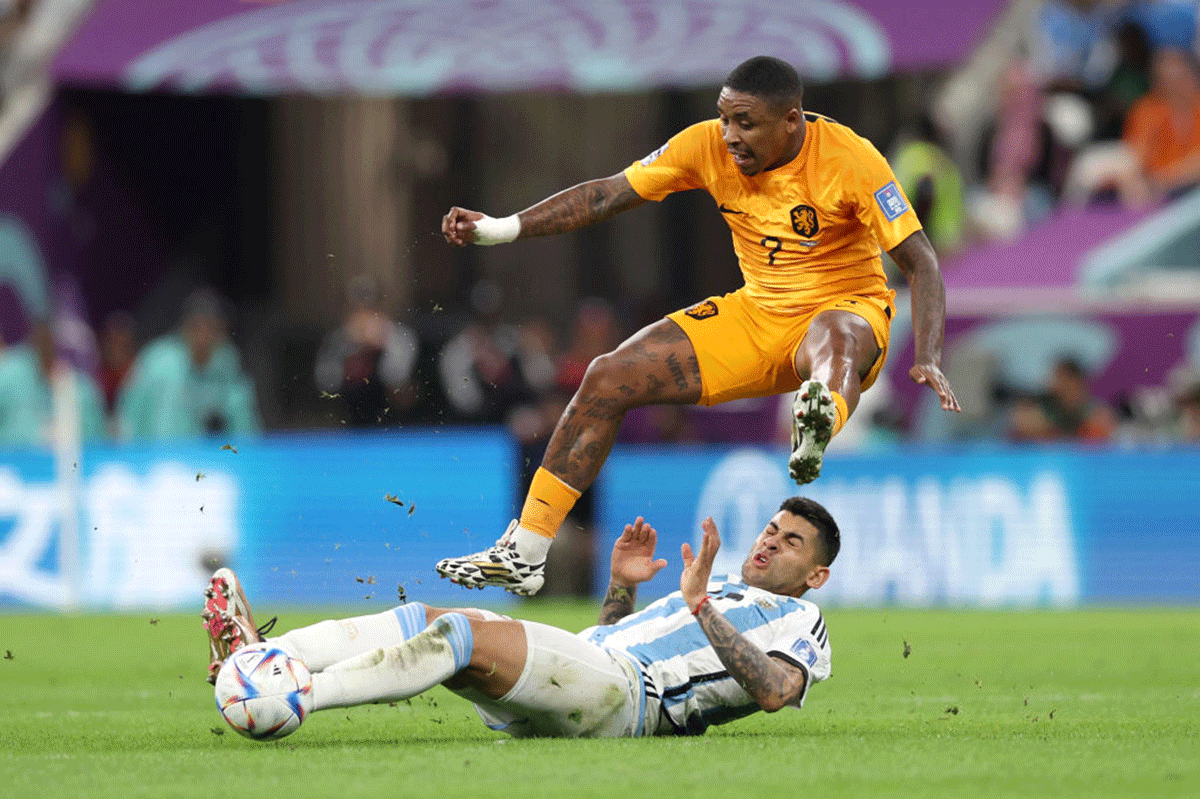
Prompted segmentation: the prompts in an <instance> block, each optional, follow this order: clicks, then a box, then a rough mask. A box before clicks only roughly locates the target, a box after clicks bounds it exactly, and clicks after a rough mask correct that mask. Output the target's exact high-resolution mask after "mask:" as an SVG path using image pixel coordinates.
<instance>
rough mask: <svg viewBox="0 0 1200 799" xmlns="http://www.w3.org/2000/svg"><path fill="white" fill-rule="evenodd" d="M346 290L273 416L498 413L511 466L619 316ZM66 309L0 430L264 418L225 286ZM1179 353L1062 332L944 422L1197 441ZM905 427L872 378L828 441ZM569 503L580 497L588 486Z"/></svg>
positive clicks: (712, 411)
mask: <svg viewBox="0 0 1200 799" xmlns="http://www.w3.org/2000/svg"><path fill="white" fill-rule="evenodd" d="M345 307H346V310H345V315H344V318H343V319H342V320H341V322H340V323H339V324H338V325H336V326H335V327H332V328H331V329H330V330H328V331H327V333H326V334H325V336H324V339H323V340H322V341H321V342H320V343H319V346H315V342H314V351H315V353H316V355H315V358H314V360H313V362H312V365H311V369H312V371H311V374H310V375H308V376H301V379H299V380H295V379H294V380H292V381H291V382H290V383H289V387H288V388H287V389H286V390H287V391H292V392H300V393H307V394H308V395H310V397H311V399H312V403H311V405H313V406H314V407H319V408H321V413H320V414H314V415H312V416H311V417H309V418H308V419H306V420H304V421H302V422H301V423H300V424H299V425H297V424H289V425H286V426H290V427H296V426H302V427H310V428H312V427H323V426H326V427H327V426H334V427H338V428H358V429H380V430H386V429H393V430H395V429H401V428H404V427H405V426H429V425H447V424H449V425H501V426H505V427H507V429H508V430H509V431H510V432H511V434H512V437H513V439H514V441H515V442H516V443H517V445H518V446H519V448H520V452H521V459H520V460H521V463H522V480H528V479H529V477H530V476H531V475H532V472H533V470H534V469H536V467H537V465H538V463H539V462H540V459H541V454H542V452H543V450H544V449H545V446H546V443H547V442H548V440H549V437H550V434H551V433H552V432H553V429H554V425H555V423H556V422H557V420H558V418H559V417H560V416H561V414H562V413H563V411H564V409H565V408H566V406H567V403H568V401H569V400H570V398H571V396H572V395H573V394H574V392H575V390H576V389H577V388H578V386H579V385H580V383H581V382H582V380H583V375H584V372H585V371H586V370H587V367H588V364H590V363H591V361H592V359H593V358H595V357H596V356H597V355H600V354H602V353H605V352H608V351H610V350H612V349H613V348H614V347H616V346H617V344H619V343H620V342H621V341H622V340H623V339H624V338H626V337H627V336H628V335H629V334H630V333H632V332H633V330H632V329H631V328H630V326H628V325H626V324H624V323H623V322H622V320H621V316H620V314H619V313H618V312H617V311H615V310H614V308H613V307H612V306H611V305H610V304H609V303H608V302H606V301H604V300H601V299H596V298H590V299H586V300H584V301H583V302H581V303H580V304H579V306H578V307H577V308H576V309H575V313H574V317H573V319H572V321H571V323H570V324H569V326H568V329H567V330H566V331H565V335H560V334H559V332H558V331H557V330H556V329H555V326H554V325H553V324H552V323H551V321H550V320H548V319H544V318H538V317H532V318H528V319H525V320H523V321H521V322H520V323H519V324H512V323H509V322H506V321H504V316H503V313H502V311H503V307H504V302H503V296H502V293H501V289H500V287H499V286H498V285H497V284H496V283H495V282H493V281H491V280H486V279H485V280H481V281H479V282H478V283H476V284H475V286H474V287H473V289H472V291H471V293H470V308H471V310H470V312H469V313H466V314H464V315H463V316H462V317H461V318H459V319H458V320H457V321H455V322H453V323H451V324H450V325H449V329H448V332H447V329H446V326H445V325H444V324H443V325H442V326H439V327H438V328H437V329H433V328H430V327H429V326H427V325H413V324H409V323H406V322H403V321H400V320H398V319H395V318H393V317H392V316H391V315H389V314H388V313H387V312H385V310H384V309H383V304H382V298H381V297H380V296H379V295H378V292H377V290H376V289H375V286H374V284H373V282H372V280H371V279H370V278H368V277H366V276H362V275H360V276H357V277H355V278H353V279H352V280H351V281H350V282H349V285H348V286H347V287H346V295H345ZM71 324H72V325H73V326H75V327H77V326H78V325H79V324H80V323H79V322H78V320H74V321H73V322H72V323H71ZM69 327H70V326H69V325H66V324H64V323H63V320H57V321H55V320H38V321H35V322H34V323H33V324H32V325H31V327H30V331H29V335H28V337H27V338H26V339H25V340H24V341H21V342H15V343H13V344H11V345H8V346H4V345H3V343H2V342H0V446H18V447H21V446H34V447H41V446H51V445H53V444H54V443H55V442H56V440H58V439H59V438H60V437H62V436H63V435H70V436H77V437H79V438H81V439H82V440H84V441H115V442H119V441H143V442H158V441H177V440H188V439H198V438H220V439H222V440H233V439H238V438H242V437H246V436H253V435H256V434H259V433H260V432H261V431H262V430H263V429H264V424H263V420H262V418H261V414H260V410H259V407H260V403H259V398H258V395H257V391H256V389H255V384H254V381H253V380H252V379H251V377H250V376H249V375H248V374H247V372H246V370H245V368H244V366H243V360H242V356H241V355H240V354H239V351H238V348H237V346H236V345H235V343H234V340H233V338H232V336H231V333H230V326H229V313H228V311H227V309H226V301H225V300H224V299H222V298H221V297H219V296H218V295H217V294H216V293H215V292H214V291H212V290H211V289H208V288H200V289H197V290H195V291H193V292H192V293H191V294H190V295H189V296H188V297H187V299H186V301H185V302H184V303H183V305H182V308H181V309H180V313H179V316H178V322H177V324H176V325H175V327H174V328H173V329H172V330H171V331H170V332H168V333H166V334H165V335H162V336H158V337H155V338H152V339H151V340H149V341H145V342H140V341H139V336H138V332H137V325H136V322H135V319H134V317H133V316H132V315H130V314H128V313H125V312H115V313H113V314H111V315H109V317H108V318H107V319H105V320H104V324H103V325H102V327H101V329H100V330H99V331H98V334H97V335H96V336H95V337H91V336H90V334H89V335H83V336H81V335H79V334H78V331H75V332H71V331H70V329H69ZM89 333H90V332H89ZM1196 337H1197V336H1193V338H1196ZM93 341H94V344H89V342H93ZM1193 356H1194V354H1189V355H1188V356H1187V357H1185V359H1184V360H1183V361H1182V362H1181V363H1179V364H1178V365H1177V366H1176V368H1174V369H1173V370H1171V371H1170V373H1169V374H1167V375H1166V378H1165V380H1164V381H1163V384H1162V385H1161V386H1150V387H1142V388H1140V389H1139V390H1138V391H1137V392H1136V393H1134V394H1127V395H1122V396H1121V397H1120V398H1118V399H1117V400H1115V401H1112V402H1109V401H1106V400H1105V399H1102V398H1101V397H1099V396H1098V395H1097V393H1096V392H1095V391H1094V389H1093V385H1092V383H1093V378H1094V374H1092V371H1091V367H1089V365H1088V364H1087V362H1086V359H1085V358H1081V357H1079V356H1078V354H1076V353H1073V352H1071V351H1070V350H1069V349H1064V351H1063V352H1062V353H1060V355H1059V356H1057V358H1056V359H1055V360H1054V363H1053V364H1052V368H1049V370H1048V372H1049V373H1048V376H1047V377H1046V379H1045V382H1044V384H1043V385H1041V386H1036V387H1032V388H1031V387H1030V386H1028V385H1020V386H1017V385H1013V384H1010V383H1006V382H1005V381H1004V380H1003V379H1000V378H996V379H994V380H993V381H992V382H991V383H989V384H988V385H987V386H986V387H985V389H984V390H985V391H986V392H987V394H988V395H989V396H988V397H987V401H986V402H985V403H980V404H986V405H987V406H988V407H989V408H990V409H991V410H990V411H989V413H990V414H991V416H990V417H989V419H988V420H987V421H986V422H985V423H975V424H973V425H971V424H963V425H961V429H959V430H958V431H957V432H954V433H952V434H951V435H950V436H949V437H950V438H955V439H960V440H961V439H964V438H972V437H974V438H976V439H979V440H1008V441H1011V442H1015V443H1036V442H1051V441H1084V442H1105V441H1132V440H1138V441H1147V442H1158V443H1164V442H1191V443H1200V372H1198V371H1197V365H1196V364H1194V363H1193V362H1192V361H1193V360H1194V357H1193ZM970 370H972V371H974V372H975V373H977V374H980V375H982V374H984V372H985V371H987V370H984V369H979V368H975V367H970ZM309 380H311V382H309V383H308V385H307V386H305V385H304V382H307V381H309ZM267 390H270V389H267ZM278 390H284V389H278ZM789 406H790V400H789V398H788V397H778V398H776V397H768V398H761V399H755V400H743V401H739V402H736V403H729V404H726V405H721V406H714V407H712V408H705V407H699V406H682V407H675V406H655V407H648V408H640V409H635V410H634V411H632V412H631V413H630V414H629V415H628V417H627V418H626V420H625V424H624V425H623V427H622V432H621V440H623V441H625V442H630V443H668V442H669V443H705V442H728V441H734V442H745V443H759V444H779V445H783V444H785V443H786V442H787V440H788V434H789V429H790V428H789V425H788V423H787V415H786V409H787V408H788V407H789ZM971 410H973V409H970V408H968V409H966V412H965V413H964V415H963V417H962V420H961V421H964V422H966V421H967V420H968V419H969V417H970V416H971V413H970V411H971ZM974 410H977V409H974ZM955 421H959V420H957V419H956V420H955ZM920 435H921V434H920V431H919V430H916V429H914V425H913V424H912V419H910V418H905V416H904V414H903V412H902V411H901V410H900V407H899V405H898V403H897V402H896V401H895V397H894V396H893V391H892V389H891V388H889V386H888V385H887V381H886V380H881V381H880V383H879V385H878V386H877V387H876V388H875V389H873V390H872V391H871V392H869V393H868V394H867V395H865V396H864V400H863V405H862V407H861V410H860V412H859V413H858V414H856V415H855V416H854V417H853V418H852V419H851V422H850V424H849V425H848V426H847V428H846V430H845V431H844V432H843V434H842V435H841V436H839V441H840V443H841V448H842V449H844V450H854V449H859V450H862V449H872V448H879V447H886V446H890V445H894V444H895V443H897V442H900V441H904V440H916V441H919V440H921V439H920ZM836 443H837V442H835V444H836ZM581 512H582V513H583V515H584V516H587V514H588V513H589V510H588V503H587V502H586V501H585V502H583V503H581Z"/></svg>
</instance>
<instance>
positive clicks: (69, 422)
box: [0, 321, 105, 446]
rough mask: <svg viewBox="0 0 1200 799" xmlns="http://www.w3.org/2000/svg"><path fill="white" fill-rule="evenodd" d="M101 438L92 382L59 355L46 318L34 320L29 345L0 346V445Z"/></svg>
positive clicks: (102, 430) (100, 419) (101, 414)
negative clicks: (4, 347)
mask: <svg viewBox="0 0 1200 799" xmlns="http://www.w3.org/2000/svg"><path fill="white" fill-rule="evenodd" d="M104 436H105V426H104V411H103V409H102V407H101V399H100V391H99V389H98V388H97V386H96V382H95V381H94V380H93V379H92V378H91V376H90V375H88V374H87V373H86V372H83V371H81V370H80V369H77V368H76V367H74V366H72V365H71V364H70V363H69V362H68V361H66V360H65V359H64V358H62V357H61V356H60V355H59V353H58V349H57V343H56V341H55V337H54V332H53V328H52V326H51V325H50V324H49V323H48V322H46V321H37V322H35V323H34V325H33V328H32V330H31V331H30V335H29V341H28V343H26V344H21V345H17V346H14V347H10V348H8V349H0V445H7V446H50V445H51V444H53V443H54V442H55V441H56V440H64V439H65V440H70V439H72V438H76V437H78V439H79V440H84V441H87V440H96V439H100V438H103V437H104Z"/></svg>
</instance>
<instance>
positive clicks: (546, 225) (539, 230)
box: [442, 172, 646, 247]
mask: <svg viewBox="0 0 1200 799" xmlns="http://www.w3.org/2000/svg"><path fill="white" fill-rule="evenodd" d="M644 202H646V200H645V199H644V198H643V197H642V196H641V195H639V194H638V193H637V192H636V191H634V190H633V186H631V185H629V179H628V178H626V177H625V173H624V172H618V173H617V174H615V175H613V176H612V177H607V178H600V179H598V180H589V181H587V182H586V183H580V184H579V185H578V186H572V187H571V188H569V189H565V190H563V191H560V192H559V193H558V194H555V195H554V196H552V197H547V198H546V199H545V200H542V201H541V202H539V203H537V204H535V205H532V206H530V207H529V208H526V209H525V210H524V211H522V212H521V213H519V214H517V216H518V218H519V219H520V230H519V232H517V233H516V234H515V235H516V236H517V238H528V237H530V236H551V235H554V234H555V233H566V232H568V231H572V230H579V229H580V228H583V227H587V226H588V225H594V224H595V223H597V222H603V221H604V220H605V219H608V218H609V217H612V216H615V215H617V214H619V213H620V212H622V211H628V210H629V209H630V208H636V207H637V206H639V205H641V204H642V203H644ZM483 218H484V215H483V214H481V213H479V212H478V211H469V210H467V209H465V208H458V207H457V206H456V207H454V208H451V209H450V211H449V213H447V214H446V216H445V217H443V218H442V235H443V236H444V237H445V239H446V241H448V242H450V243H451V244H453V245H455V246H458V247H462V246H464V245H466V244H471V243H474V242H475V223H476V222H479V220H481V219H483ZM502 240H504V241H511V236H509V237H505V238H504V239H502Z"/></svg>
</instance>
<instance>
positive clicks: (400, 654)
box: [312, 613, 474, 710]
mask: <svg viewBox="0 0 1200 799" xmlns="http://www.w3.org/2000/svg"><path fill="white" fill-rule="evenodd" d="M473 649H474V637H473V635H472V633H471V622H470V620H469V619H468V618H467V617H466V616H464V615H463V614H461V613H446V614H443V615H441V616H439V617H437V618H436V619H434V621H433V623H432V624H430V625H429V626H428V627H426V628H425V629H424V630H423V631H422V632H421V633H420V634H418V635H417V636H415V637H413V638H411V639H409V640H408V641H405V642H404V643H403V644H400V645H399V646H393V647H391V648H386V649H375V650H372V651H370V652H366V653H364V654H361V655H358V656H356V657H353V658H350V659H349V660H344V661H342V662H341V663H337V664H335V665H333V666H330V667H328V668H326V669H325V670H324V671H322V672H318V673H315V674H313V676H312V687H313V690H312V699H313V710H325V709H326V708H331V707H352V706H354V705H365V704H369V703H372V702H392V701H396V700H399V699H408V698H409V697H410V696H416V695H417V694H419V693H421V692H422V691H427V690H429V689H430V688H432V687H433V686H435V685H437V684H439V683H441V682H444V681H445V680H447V679H449V678H450V677H451V676H453V675H455V674H457V673H458V672H459V671H461V670H462V669H464V668H466V667H467V665H468V664H469V663H470V662H471V652H472V650H473Z"/></svg>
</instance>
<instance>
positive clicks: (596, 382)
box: [575, 352, 644, 408]
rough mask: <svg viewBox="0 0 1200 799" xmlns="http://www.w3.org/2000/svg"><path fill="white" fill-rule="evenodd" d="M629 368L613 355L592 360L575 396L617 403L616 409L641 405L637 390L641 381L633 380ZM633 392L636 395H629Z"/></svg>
mask: <svg viewBox="0 0 1200 799" xmlns="http://www.w3.org/2000/svg"><path fill="white" fill-rule="evenodd" d="M630 372H631V370H630V369H629V367H627V366H624V365H622V364H621V362H620V361H619V360H618V359H617V358H616V357H615V356H614V354H613V353H611V352H610V353H607V354H605V355H599V356H597V357H595V358H593V359H592V362H591V364H589V365H588V368H587V372H586V373H585V374H584V376H583V383H581V384H580V386H579V390H578V391H577V392H576V394H575V396H576V397H579V398H580V399H602V400H608V401H615V405H616V407H619V408H631V407H635V406H636V405H638V404H639V400H640V399H644V398H641V397H639V396H638V394H637V391H636V388H631V386H636V385H639V384H640V382H641V381H638V380H635V379H633V378H634V376H633V375H632V374H631V373H630ZM630 391H633V392H634V393H632V394H631V393H629V392H630Z"/></svg>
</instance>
